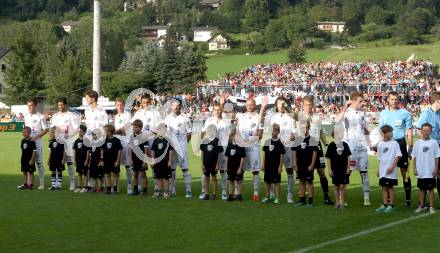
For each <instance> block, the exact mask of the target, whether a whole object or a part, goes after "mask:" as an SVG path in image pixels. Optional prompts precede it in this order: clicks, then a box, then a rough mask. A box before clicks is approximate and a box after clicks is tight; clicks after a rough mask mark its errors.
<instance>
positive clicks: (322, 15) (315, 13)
mask: <svg viewBox="0 0 440 253" xmlns="http://www.w3.org/2000/svg"><path fill="white" fill-rule="evenodd" d="M308 15H309V17H310V18H311V19H312V20H313V21H314V22H318V21H325V20H326V19H327V12H326V10H325V8H324V7H323V6H322V5H320V4H317V5H315V6H313V7H312V8H310V9H309V12H308Z"/></svg>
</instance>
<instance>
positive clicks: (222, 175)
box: [220, 173, 228, 194]
mask: <svg viewBox="0 0 440 253" xmlns="http://www.w3.org/2000/svg"><path fill="white" fill-rule="evenodd" d="M220 175H221V177H222V194H226V185H227V180H228V179H227V177H226V173H222V174H220Z"/></svg>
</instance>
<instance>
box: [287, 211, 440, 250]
mask: <svg viewBox="0 0 440 253" xmlns="http://www.w3.org/2000/svg"><path fill="white" fill-rule="evenodd" d="M430 215H432V214H430V213H426V214H422V215H417V216H413V217H409V218H406V219H402V220H398V221H393V222H390V223H387V224H385V225H382V226H378V227H374V228H370V229H367V230H364V231H361V232H358V233H355V234H352V235H348V236H344V237H340V238H338V239H335V240H330V241H326V242H323V243H319V244H317V245H313V246H309V247H305V248H301V249H297V250H295V251H292V253H303V252H310V251H313V250H317V249H320V248H322V247H325V246H328V245H332V244H336V243H339V242H343V241H347V240H350V239H353V238H356V237H360V236H364V235H368V234H371V233H374V232H376V231H379V230H383V229H386V228H390V227H394V226H397V225H400V224H404V223H408V222H410V221H413V220H417V219H421V218H424V217H427V216H430Z"/></svg>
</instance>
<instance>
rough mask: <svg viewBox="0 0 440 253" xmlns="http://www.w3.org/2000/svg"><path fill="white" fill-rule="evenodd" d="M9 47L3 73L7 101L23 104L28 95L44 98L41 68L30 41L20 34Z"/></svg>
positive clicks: (36, 53)
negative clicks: (5, 67) (10, 50)
mask: <svg viewBox="0 0 440 253" xmlns="http://www.w3.org/2000/svg"><path fill="white" fill-rule="evenodd" d="M11 49H12V52H11V53H10V54H9V55H8V58H7V64H8V68H7V69H6V73H5V81H6V84H7V85H6V87H5V94H6V96H7V99H8V101H9V103H11V104H16V103H18V104H24V103H26V102H27V99H28V98H29V97H37V98H40V99H41V98H44V88H45V87H44V83H43V78H44V76H43V70H42V66H41V64H40V63H39V61H38V52H37V51H36V49H35V48H34V45H33V43H32V41H31V40H29V38H27V37H25V36H24V34H20V35H19V36H18V37H17V39H16V41H15V43H14V45H13V46H12V48H11Z"/></svg>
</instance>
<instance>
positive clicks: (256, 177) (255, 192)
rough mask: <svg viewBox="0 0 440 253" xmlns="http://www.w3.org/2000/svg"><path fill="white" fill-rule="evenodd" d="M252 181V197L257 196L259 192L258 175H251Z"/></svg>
mask: <svg viewBox="0 0 440 253" xmlns="http://www.w3.org/2000/svg"><path fill="white" fill-rule="evenodd" d="M253 179H254V180H253V181H254V195H259V192H260V175H253Z"/></svg>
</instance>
